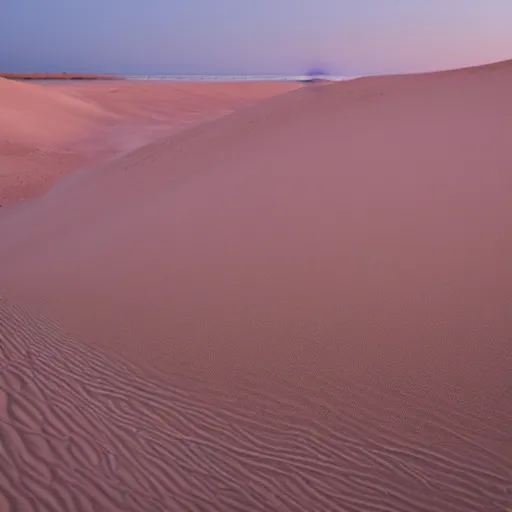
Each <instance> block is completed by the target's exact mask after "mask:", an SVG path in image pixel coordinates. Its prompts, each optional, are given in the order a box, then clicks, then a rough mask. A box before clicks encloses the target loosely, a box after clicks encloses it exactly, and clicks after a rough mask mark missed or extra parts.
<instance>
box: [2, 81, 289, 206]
mask: <svg viewBox="0 0 512 512" xmlns="http://www.w3.org/2000/svg"><path fill="white" fill-rule="evenodd" d="M295 87H297V85H296V84H286V83H271V84H257V83H247V84H224V83H219V84H213V85H211V86H210V85H207V84H175V83H170V82H163V83H154V82H133V81H118V82H115V81H105V82H101V81H100V82H94V83H93V82H85V83H79V84H77V83H65V84H59V83H51V84H45V85H37V84H27V83H20V82H14V81H10V80H6V79H2V78H0V205H4V206H5V205H8V204H12V203H15V202H18V201H20V200H22V199H28V198H31V197H36V196H38V195H41V194H42V193H44V192H46V191H47V190H49V189H50V188H51V186H53V184H54V183H55V182H56V181H57V179H59V178H60V177H62V176H63V175H66V174H70V173H72V172H74V171H76V170H77V169H79V168H81V167H85V166H91V165H93V164H98V163H100V162H104V161H106V160H109V159H112V158H113V157H115V156H117V155H119V154H121V153H124V152H127V151H131V150H133V149H135V148H137V147H139V146H142V145H144V144H147V143H148V142H150V141H152V140H156V139H158V138H161V137H163V136H169V135H170V134H172V133H175V132H176V131H178V130H180V129H183V128H185V127H188V126H190V125H192V124H197V123H200V122H203V121H205V120H209V119H213V118H216V117H219V116H221V115H224V114H226V113H229V112H232V111H233V110H234V109H237V108H240V107H241V106H244V105H247V104H249V103H251V102H253V101H255V100H258V99H261V98H265V97H268V96H271V95H275V94H279V93H281V92H285V91H288V90H290V89H292V88H295Z"/></svg>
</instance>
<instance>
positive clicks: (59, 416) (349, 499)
mask: <svg viewBox="0 0 512 512" xmlns="http://www.w3.org/2000/svg"><path fill="white" fill-rule="evenodd" d="M511 87H512V64H511V63H504V64H500V65H495V66H490V67H484V68H481V69H465V70H459V71H453V72H445V73H438V74H425V75H421V76H420V75H418V76H404V77H382V78H371V79H361V80H356V81H353V82H349V83H341V84H333V85H320V86H318V87H316V86H315V87H311V88H309V87H306V88H301V89H299V90H296V91H292V92H290V93H287V94H286V95H283V96H280V97H276V98H271V99H267V100H265V101H262V102H260V103H258V104H256V105H253V106H251V107H249V108H246V109H243V110H239V111H237V112H235V113H233V114H230V115H228V116H225V117H222V118H221V119H218V120H215V121H212V122H209V123H203V124H201V125H199V126H196V127H193V128H191V129H189V130H186V131H183V132H181V133H177V134H175V135H174V136H172V137H169V138H167V139H164V140H159V141H156V142H153V143H151V144H149V145H146V146H144V147H141V148H139V149H137V150H135V151H133V152H131V153H128V154H125V155H124V156H121V157H119V158H118V159H116V160H115V161H112V162H109V163H105V164H103V165H102V166H100V167H96V168H93V169H90V170H88V171H87V172H82V173H79V174H76V175H74V176H73V177H71V178H69V179H65V180H62V181H61V182H60V183H59V184H58V185H57V186H56V187H54V188H53V190H52V191H50V192H49V193H48V194H47V195H45V196H44V197H41V198H39V199H35V200H33V201H29V202H26V203H24V204H22V205H20V206H19V207H17V208H15V209H11V210H8V211H6V212H2V213H1V214H0V240H2V243H1V244H0V268H1V269H2V273H1V274H0V292H1V293H2V294H3V296H4V297H6V300H5V301H3V302H2V303H1V306H2V307H1V308H0V310H1V311H2V316H1V317H0V327H1V331H0V336H1V339H2V340H3V345H2V346H3V350H4V352H3V355H2V357H3V360H2V365H3V373H2V379H3V381H2V389H3V390H4V391H3V393H4V395H3V398H2V400H3V402H0V403H3V409H2V410H3V413H2V414H3V418H4V421H3V423H1V425H2V429H3V434H2V436H3V438H5V439H7V440H9V442H8V443H7V444H6V446H7V447H9V448H8V449H7V448H6V449H5V454H4V455H3V457H4V459H3V461H2V466H1V467H2V468H6V470H4V471H3V473H2V478H3V480H1V481H0V489H1V490H2V492H3V493H4V495H5V500H7V502H9V503H11V505H12V506H13V507H15V506H16V505H17V506H20V507H26V509H27V510H31V509H30V508H29V507H30V506H31V505H32V503H33V501H32V502H30V499H29V498H27V497H26V496H24V493H23V488H24V486H27V487H26V488H27V489H29V491H26V493H27V495H28V496H30V497H31V498H32V500H35V502H40V503H45V504H47V507H48V508H49V509H50V510H88V509H91V510H92V509H94V507H96V508H97V509H103V510H131V509H130V507H132V509H133V510H135V509H136V510H241V511H247V510H276V511H280V510H290V511H292V510H322V511H328V510H332V511H340V510H342V511H345V510H346V511H362V510H364V511H370V510H375V511H377V510H378V511H381V510H389V511H402V510H403V511H411V510H414V511H438V510H443V511H468V510H486V511H504V510H507V506H508V507H510V506H511V502H512V462H511V461H512V445H511V443H510V440H511V437H510V433H509V430H510V429H509V425H510V422H511V420H512V401H511V400H510V392H511V385H510V375H511V373H510V372H511V368H512V346H511V344H510V333H511V332H512V315H511V314H510V297H511V293H512V275H511V270H510V261H512V237H511V236H510V234H509V231H510V219H511V218H512V201H511V192H510V191H511V190H512V188H511V185H512V183H511V181H512V175H511V172H510V170H511V169H512V153H511V151H510V143H509V140H508V139H509V133H512V103H511V102H510V101H509V94H510V93H509V91H510V90H511ZM98 104H100V101H98ZM13 304H19V306H14V305H13ZM29 312H30V313H29ZM48 319H51V320H48ZM19 475H26V476H25V477H24V478H23V479H22V480H21V479H20V478H19ZM123 500H124V501H123Z"/></svg>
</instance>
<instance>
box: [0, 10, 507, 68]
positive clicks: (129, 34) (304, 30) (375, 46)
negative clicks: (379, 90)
mask: <svg viewBox="0 0 512 512" xmlns="http://www.w3.org/2000/svg"><path fill="white" fill-rule="evenodd" d="M0 1H1V4H2V7H1V9H0V71H3V72H64V71H65V72H75V73H116V74H118V73H120V74H302V73H304V72H305V71H307V69H309V68H311V67H322V68H324V69H325V70H326V71H327V72H329V73H332V74H338V75H347V76H354V75H360V74H373V73H402V72H406V73H407V72H417V71H430V70H435V69H447V68H453V67H462V66H469V65H476V64H482V63H487V62H493V61H499V60H505V59H509V58H512V0H0Z"/></svg>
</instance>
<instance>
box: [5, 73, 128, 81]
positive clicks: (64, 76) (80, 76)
mask: <svg viewBox="0 0 512 512" xmlns="http://www.w3.org/2000/svg"><path fill="white" fill-rule="evenodd" d="M0 77H2V78H8V79H12V80H123V77H122V76H120V75H94V74H84V73H0Z"/></svg>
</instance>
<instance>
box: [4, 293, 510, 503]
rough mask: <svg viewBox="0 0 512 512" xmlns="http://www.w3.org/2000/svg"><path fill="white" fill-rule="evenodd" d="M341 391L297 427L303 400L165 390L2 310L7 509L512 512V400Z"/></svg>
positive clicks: (306, 406) (41, 323)
mask: <svg viewBox="0 0 512 512" xmlns="http://www.w3.org/2000/svg"><path fill="white" fill-rule="evenodd" d="M326 385H327V383H326ZM290 386H291V384H290ZM331 388H332V390H333V392H332V397H331V398H330V399H325V398H324V400H323V402H320V401H319V399H316V398H315V397H314V396H311V397H310V396H303V399H302V403H301V404H300V407H302V409H301V411H303V412H302V413H301V422H300V423H299V422H297V421H292V420H291V419H290V420H289V421H286V418H287V417H288V418H290V416H287V413H286V411H288V410H292V409H294V410H296V409H297V408H298V407H299V404H296V403H295V404H294V403H293V397H294V396H296V390H293V389H291V388H290V389H289V390H286V389H283V390H279V392H276V393H275V396H265V395H263V394H258V393H257V392H256V387H255V386H252V387H251V386H247V388H246V389H242V390H240V393H239V399H237V400H236V402H231V403H230V402H229V397H228V396H223V395H222V393H221V392H220V391H213V390H209V391H208V390H205V391H204V392H203V393H202V394H199V393H198V392H196V391H190V389H191V388H188V387H187V382H183V383H182V385H181V386H177V385H175V386H171V385H168V384H164V383H162V382H161V381H160V380H158V379H157V378H156V377H154V378H153V377H150V376H148V375H145V374H144V373H142V372H141V371H140V370H139V369H138V368H135V367H132V366H130V365H129V364H125V363H124V362H120V361H116V360H113V359H110V358H108V357H106V356H103V355H101V354H98V353H93V352H91V351H90V350H89V349H86V348H85V347H82V345H81V344H80V343H77V342H76V341H75V340H73V339H70V338H69V337H66V336H65V335H64V334H63V333H62V331H60V329H59V328H58V327H57V326H56V325H54V324H52V323H51V322H49V321H47V320H45V319H44V318H41V317H35V316H31V315H29V314H27V313H26V312H25V311H24V310H22V309H20V308H18V307H16V306H13V305H10V304H8V303H6V302H4V301H0V441H1V446H0V509H1V510H2V512H3V511H4V510H8V511H12V512H14V511H20V512H25V511H27V512H29V511H34V512H36V511H37V512H43V511H52V512H56V511H65V512H72V511H81V512H82V511H83V512H89V511H91V512H92V511H134V512H135V511H137V512H140V511H148V512H158V511H182V510H183V511H215V510H221V511H240V512H247V511H304V510H306V511H322V512H328V511H333V512H334V511H336V512H338V511H350V512H356V511H357V512H360V511H367V512H371V511H375V512H377V511H379V512H380V511H388V512H402V511H403V512H412V511H417V512H422V511H444V512H448V511H460V512H469V511H475V512H476V511H486V512H491V511H501V512H505V511H507V510H510V509H509V508H508V507H510V506H511V498H512V494H511V490H512V482H511V479H510V477H511V459H510V458H509V456H510V445H511V443H512V434H510V428H509V426H510V425H512V421H511V420H512V408H511V405H510V404H511V402H512V401H510V400H506V401H503V402H500V404H501V405H500V407H499V408H497V409H496V408H495V409H494V410H493V412H492V414H491V413H490V412H489V414H487V413H485V414H482V415H480V417H479V416H478V415H476V414H474V412H468V413H467V414H462V413H461V410H458V411H453V412H450V411H448V410H444V411H443V410H442V407H441V406H442V404H441V406H440V407H439V408H437V409H436V411H437V412H436V411H434V410H430V411H429V410H425V409H422V408H421V407H422V406H420V403H419V402H415V400H414V397H411V396H406V394H404V395H403V396H402V397H401V399H400V400H401V401H402V402H401V403H402V404H403V407H404V408H405V409H407V414H404V415H402V416H400V415H398V413H396V412H390V413H389V415H388V416H386V417H385V416H383V415H382V412H380V413H379V414H380V416H379V414H372V408H371V404H372V403H373V404H377V403H379V402H380V403H382V400H384V399H385V393H384V392H381V394H379V393H378V392H377V390H373V391H372V390H370V389H367V388H365V387H364V385H361V386H359V387H358V386H357V385H355V384H354V386H352V388H351V390H350V393H346V392H345V393H341V392H339V391H340V390H336V389H335V386H334V385H332V386H331ZM187 389H189V391H187ZM372 393H373V395H372ZM324 396H325V395H324ZM240 397H242V398H241V399H240ZM244 400H246V403H247V406H246V407H243V406H240V403H241V401H244ZM309 402H311V403H309ZM313 402H314V403H313ZM415 403H416V406H415V405H414V404H415ZM354 404H359V405H360V407H359V408H358V407H355V405H354ZM415 407H416V409H415ZM313 410H316V411H317V413H315V414H313V413H312V411H313ZM318 411H322V414H318ZM489 411H490V409H489ZM393 418H395V421H393ZM404 418H409V419H408V420H407V421H406V420H404ZM420 418H423V420H420ZM425 418H427V419H425ZM419 430H422V435H421V436H419V435H418V432H419Z"/></svg>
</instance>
